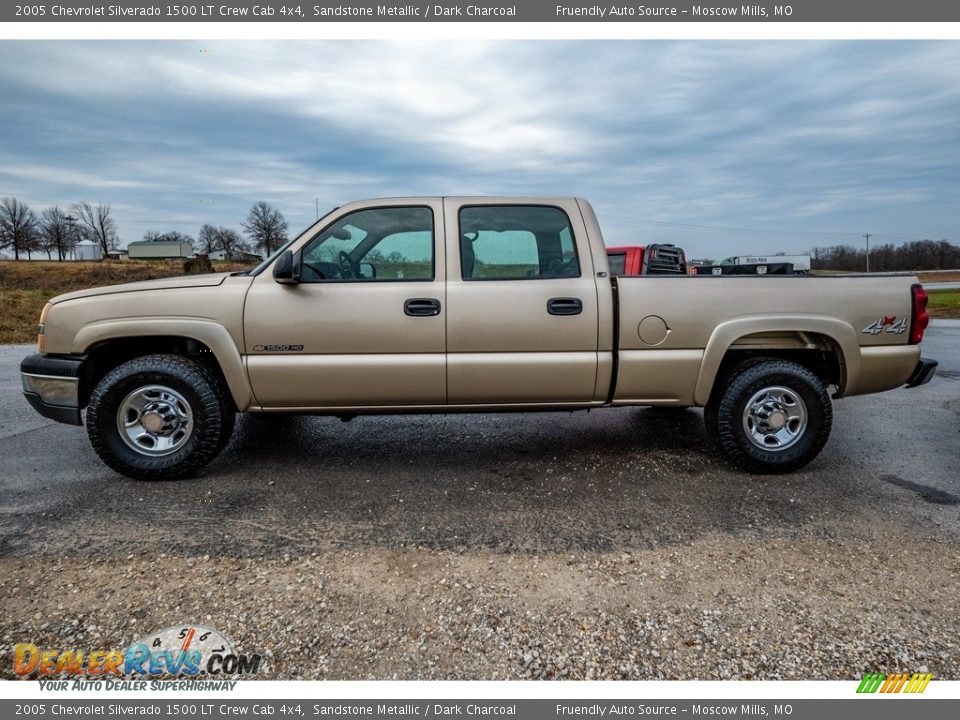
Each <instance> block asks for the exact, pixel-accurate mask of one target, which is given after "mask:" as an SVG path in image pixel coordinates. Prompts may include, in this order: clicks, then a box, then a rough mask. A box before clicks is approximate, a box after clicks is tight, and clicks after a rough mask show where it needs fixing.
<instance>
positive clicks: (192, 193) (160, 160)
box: [0, 41, 960, 258]
mask: <svg viewBox="0 0 960 720" xmlns="http://www.w3.org/2000/svg"><path fill="white" fill-rule="evenodd" d="M0 107H2V108H3V110H2V112H0V138H2V140H0V196H9V195H12V196H16V197H18V198H20V199H21V200H23V201H25V202H27V203H29V204H30V205H31V206H33V207H34V209H36V210H39V209H41V208H43V207H45V206H47V205H51V204H61V205H66V204H69V203H71V202H73V201H76V200H90V201H94V202H111V203H112V204H113V207H114V210H115V213H116V218H117V221H118V228H119V232H120V236H121V239H122V241H123V242H124V243H126V242H129V241H131V240H138V239H140V237H141V236H142V235H143V233H144V232H145V231H147V230H157V231H168V230H180V231H183V232H187V233H189V234H191V235H194V236H195V235H196V233H197V230H198V229H199V227H200V225H201V224H202V223H204V222H210V223H213V224H222V225H228V226H233V227H237V228H239V222H240V220H241V219H242V218H243V217H244V215H245V214H246V210H247V209H248V208H249V206H250V205H251V204H252V203H254V202H256V201H258V200H267V201H269V202H271V203H273V204H275V205H276V206H278V207H279V208H280V209H281V210H282V211H283V213H284V214H285V215H286V217H287V219H288V220H289V222H290V228H291V231H299V230H300V229H302V228H303V227H304V226H306V225H307V224H309V223H310V222H312V220H313V219H314V215H315V205H314V203H315V199H318V200H319V205H320V208H321V212H324V211H325V210H327V209H329V208H331V207H332V206H334V205H337V204H340V203H343V202H346V201H348V200H352V199H359V198H364V197H377V196H387V195H440V194H548V195H549V194H564V195H573V194H576V195H583V196H585V197H587V198H589V199H590V200H592V201H593V203H594V206H595V207H596V209H597V211H598V214H599V216H600V221H601V224H602V225H603V227H604V231H605V235H606V240H607V243H608V244H628V243H638V242H645V241H660V242H676V243H679V244H682V245H683V246H684V247H686V248H687V249H688V254H689V255H690V256H693V257H700V256H709V257H714V258H716V257H722V256H725V255H730V254H734V253H739V252H761V251H763V252H775V251H777V250H781V251H787V252H796V251H803V250H806V249H808V248H810V247H812V246H814V245H818V244H819V245H830V244H835V243H841V242H844V243H851V244H853V243H859V242H862V240H861V238H860V234H861V233H864V232H872V233H873V234H874V240H873V242H901V241H903V240H908V239H916V238H936V239H939V238H949V239H951V240H953V241H955V242H957V241H960V232H958V230H960V42H943V43H935V42H864V41H852V42H782V41H780V42H754V41H750V42H718V41H699V42H680V43H676V42H651V41H636V42H634V41H629V42H626V41H603V42H516V41H512V42H462V41H444V42H436V41H434V42H417V43H387V42H381V41H349V42H302V41H285V42H268V43H254V42H249V41H217V42H208V43H196V42H168V41H160V42H93V41H91V42H63V41H44V42H34V41H30V42H18V41H5V42H3V43H0Z"/></svg>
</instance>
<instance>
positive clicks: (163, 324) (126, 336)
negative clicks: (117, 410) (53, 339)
mask: <svg viewBox="0 0 960 720" xmlns="http://www.w3.org/2000/svg"><path fill="white" fill-rule="evenodd" d="M73 352H75V353H78V354H84V355H87V357H88V360H89V363H88V368H87V372H86V374H85V378H84V382H81V396H82V397H81V402H86V399H87V398H89V396H90V393H91V392H92V391H93V387H94V386H95V385H96V383H97V382H99V380H100V379H101V378H103V376H104V375H106V373H107V372H109V371H110V370H112V369H113V368H114V367H116V366H117V365H119V364H120V363H122V362H126V361H127V360H130V359H132V358H134V357H139V356H142V355H149V354H152V353H156V352H168V353H172V354H177V355H184V356H187V357H190V358H192V359H195V360H197V361H198V362H201V363H203V364H205V365H206V366H207V367H209V368H210V369H212V370H213V371H214V372H215V374H216V375H217V376H218V377H219V378H220V379H221V381H222V382H223V385H224V387H225V388H226V389H227V391H228V392H229V394H230V397H231V399H232V400H233V404H234V406H235V408H236V409H237V410H240V411H243V410H246V409H247V408H249V407H250V405H251V404H252V401H253V394H252V392H251V390H250V383H249V381H248V379H247V374H246V372H245V370H244V367H243V358H242V357H241V355H240V352H239V351H238V349H237V345H236V343H235V342H234V339H233V338H232V336H231V335H230V332H229V331H228V330H227V328H226V327H224V326H223V325H220V324H218V323H214V322H210V321H203V320H196V319H191V318H163V319H158V320H152V319H145V318H131V319H124V320H111V321H104V322H96V323H90V324H88V325H85V326H84V327H83V328H81V329H80V331H79V332H78V333H77V335H76V336H75V338H74V349H73Z"/></svg>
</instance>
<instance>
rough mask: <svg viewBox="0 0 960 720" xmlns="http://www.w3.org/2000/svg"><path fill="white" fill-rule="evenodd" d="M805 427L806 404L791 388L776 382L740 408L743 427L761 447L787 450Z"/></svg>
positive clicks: (749, 437) (748, 435)
mask: <svg viewBox="0 0 960 720" xmlns="http://www.w3.org/2000/svg"><path fill="white" fill-rule="evenodd" d="M806 429H807V406H806V405H804V403H803V398H801V397H800V396H799V395H798V394H797V393H796V392H794V391H793V390H791V389H790V388H785V387H783V386H780V385H776V386H773V387H767V388H763V389H762V390H758V391H757V392H755V393H754V394H753V396H752V397H751V398H750V399H749V400H748V401H747V404H746V405H745V406H744V408H743V430H744V432H745V433H746V435H747V438H748V439H749V440H750V442H751V443H753V444H754V445H756V446H757V447H758V448H762V449H763V450H770V451H773V452H779V451H780V450H786V449H787V448H788V447H790V446H792V445H794V444H795V443H796V442H797V441H798V440H799V439H800V438H801V437H803V433H804V432H805V431H806Z"/></svg>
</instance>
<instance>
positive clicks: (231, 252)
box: [217, 227, 250, 260]
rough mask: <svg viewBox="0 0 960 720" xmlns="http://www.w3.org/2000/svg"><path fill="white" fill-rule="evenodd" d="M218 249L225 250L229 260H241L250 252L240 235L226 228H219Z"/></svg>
mask: <svg viewBox="0 0 960 720" xmlns="http://www.w3.org/2000/svg"><path fill="white" fill-rule="evenodd" d="M217 248H218V249H219V250H223V253H224V255H226V256H227V259H228V260H239V259H240V257H241V256H242V255H243V253H246V252H250V246H249V245H248V244H247V243H246V242H244V240H243V238H242V237H241V236H240V233H238V232H237V231H236V230H233V229H231V228H225V227H219V228H217Z"/></svg>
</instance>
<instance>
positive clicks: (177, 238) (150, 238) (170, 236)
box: [143, 230, 193, 245]
mask: <svg viewBox="0 0 960 720" xmlns="http://www.w3.org/2000/svg"><path fill="white" fill-rule="evenodd" d="M143 239H144V240H146V241H147V242H175V243H190V244H191V245H193V238H192V237H190V236H189V235H187V234H186V233H182V232H180V231H179V230H171V231H170V232H165V233H158V232H157V231H156V230H147V231H146V232H145V233H144V234H143Z"/></svg>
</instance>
